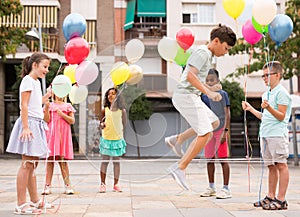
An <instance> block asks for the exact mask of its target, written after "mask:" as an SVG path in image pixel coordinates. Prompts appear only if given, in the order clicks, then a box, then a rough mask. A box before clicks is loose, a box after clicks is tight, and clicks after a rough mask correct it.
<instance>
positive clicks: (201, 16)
mask: <svg viewBox="0 0 300 217" xmlns="http://www.w3.org/2000/svg"><path fill="white" fill-rule="evenodd" d="M182 11H183V13H182V23H194V24H214V23H215V4H213V3H201V4H191V3H186V4H183V5H182Z"/></svg>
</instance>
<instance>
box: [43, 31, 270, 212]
mask: <svg viewBox="0 0 300 217" xmlns="http://www.w3.org/2000/svg"><path fill="white" fill-rule="evenodd" d="M263 40H264V52H265V53H266V62H269V61H268V60H269V59H268V57H269V48H268V47H267V45H266V41H265V35H264V37H263ZM253 51H254V48H253V46H252V45H251V51H250V56H249V61H248V70H247V68H246V75H247V76H246V80H245V83H244V90H245V91H244V92H245V101H246V102H247V77H248V72H250V63H251V60H252V57H253ZM274 59H275V56H274V58H273V60H274ZM63 68H64V67H62V64H61V65H60V67H59V69H58V71H57V73H56V75H58V73H59V72H61V71H62V70H63ZM268 69H269V72H268V74H270V67H268ZM50 86H52V84H51V85H50ZM269 86H270V76H269V75H268V89H269ZM126 87H127V85H126V83H123V84H121V85H120V86H119V87H118V94H117V96H116V99H117V97H119V96H120V94H121V93H122V91H123V90H124V89H125V88H126ZM268 99H269V90H268ZM51 118H53V112H52V117H51ZM104 118H105V116H104V117H103V119H102V120H101V121H103V120H104ZM53 127H54V126H53V122H52V126H51V131H50V135H52V133H53V131H52V130H53ZM244 129H245V141H246V153H247V155H246V159H247V168H248V189H249V192H250V163H251V162H256V161H253V160H251V158H252V145H251V142H250V139H249V137H248V127H247V116H246V111H244ZM265 146H266V144H264V150H265ZM54 153H55V146H54ZM160 160H162V159H160ZM194 160H196V159H194ZM88 161H89V163H92V161H91V160H90V159H88ZM117 161H119V162H124V160H123V159H122V160H117ZM125 161H126V160H125ZM129 161H130V162H133V161H135V160H129ZM137 161H138V162H141V160H137ZM142 161H145V160H142ZM146 161H148V162H149V161H152V160H146ZM154 161H157V159H155V160H154ZM199 161H204V162H205V161H206V162H212V161H215V162H217V161H218V162H222V161H228V159H212V160H211V159H210V160H209V161H208V160H205V159H199ZM230 161H235V162H244V161H245V159H244V158H241V159H231V160H230ZM47 162H49V161H48V159H47V158H46V159H45V165H46V175H47ZM53 162H54V163H55V162H59V161H57V160H56V158H55V157H54V160H53ZM62 162H64V161H62ZM97 162H98V161H97ZM108 162H110V160H108ZM259 162H260V163H261V166H262V172H261V180H260V186H259V200H260V199H261V190H262V180H263V176H264V163H265V162H264V160H263V158H262V157H260V161H259ZM97 170H98V168H97ZM187 174H189V173H187ZM168 175H169V174H164V175H161V176H159V177H156V178H153V179H150V180H148V181H149V182H153V181H157V180H160V179H161V178H164V177H166V176H168ZM139 182H145V181H135V183H139ZM59 183H60V182H59ZM45 188H46V182H45V185H44V190H45ZM183 192H184V191H183ZM42 201H43V202H44V203H45V195H43V198H42ZM60 206H61V196H60V202H59V205H58V207H57V209H56V210H55V211H53V212H52V211H51V213H53V214H55V213H57V212H58V210H59V209H60ZM45 212H46V208H45ZM48 212H49V211H48Z"/></svg>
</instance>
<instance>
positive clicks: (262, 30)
mask: <svg viewBox="0 0 300 217" xmlns="http://www.w3.org/2000/svg"><path fill="white" fill-rule="evenodd" d="M252 25H253V27H254V29H255V30H256V31H257V32H260V33H262V34H265V33H267V32H269V30H268V26H269V25H265V26H262V25H260V24H259V23H258V22H256V20H255V19H254V17H252Z"/></svg>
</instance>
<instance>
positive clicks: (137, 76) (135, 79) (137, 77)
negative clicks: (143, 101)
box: [126, 65, 143, 85]
mask: <svg viewBox="0 0 300 217" xmlns="http://www.w3.org/2000/svg"><path fill="white" fill-rule="evenodd" d="M129 70H130V75H129V78H128V79H127V81H126V83H127V84H129V85H134V84H137V83H139V82H140V81H141V80H142V78H143V70H142V68H141V67H140V66H138V65H130V66H129Z"/></svg>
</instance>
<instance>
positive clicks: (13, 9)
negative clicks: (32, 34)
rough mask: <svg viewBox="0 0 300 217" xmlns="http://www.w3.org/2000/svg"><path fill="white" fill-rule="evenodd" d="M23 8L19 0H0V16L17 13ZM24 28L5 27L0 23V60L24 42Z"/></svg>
mask: <svg viewBox="0 0 300 217" xmlns="http://www.w3.org/2000/svg"><path fill="white" fill-rule="evenodd" d="M22 10H23V6H22V5H21V3H20V1H19V0H1V1H0V17H1V18H2V17H3V16H9V15H11V14H12V15H15V16H16V15H19V14H21V12H22ZM25 32H26V30H25V29H22V28H20V27H7V26H4V25H0V45H1V46H0V56H1V58H2V60H5V59H6V55H7V54H15V53H16V52H17V48H18V47H19V46H20V45H21V44H22V43H26V39H25V38H24V34H25Z"/></svg>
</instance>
